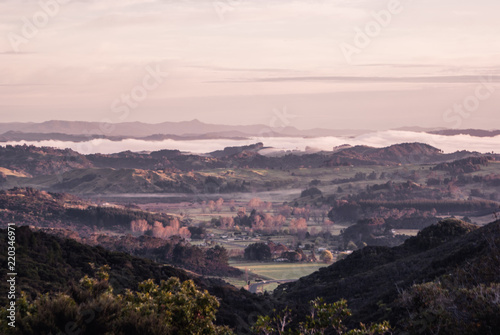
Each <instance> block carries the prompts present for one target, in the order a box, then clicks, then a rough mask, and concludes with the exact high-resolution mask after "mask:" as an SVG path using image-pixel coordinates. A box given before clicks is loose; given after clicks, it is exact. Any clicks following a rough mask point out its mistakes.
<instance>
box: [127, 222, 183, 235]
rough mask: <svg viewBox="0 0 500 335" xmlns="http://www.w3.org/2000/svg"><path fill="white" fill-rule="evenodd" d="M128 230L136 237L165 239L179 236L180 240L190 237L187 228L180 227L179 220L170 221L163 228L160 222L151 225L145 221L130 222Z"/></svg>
mask: <svg viewBox="0 0 500 335" xmlns="http://www.w3.org/2000/svg"><path fill="white" fill-rule="evenodd" d="M130 230H131V231H132V233H134V234H138V235H150V236H153V237H157V238H163V239H167V238H169V237H171V236H176V235H178V236H180V237H182V238H189V237H191V232H190V231H189V229H188V228H187V227H181V224H180V222H179V220H177V219H176V218H174V219H172V220H170V222H169V224H168V225H167V226H165V225H164V224H163V223H162V222H159V221H155V222H154V223H153V224H152V225H150V224H149V223H148V221H147V220H144V219H141V220H133V221H131V222H130Z"/></svg>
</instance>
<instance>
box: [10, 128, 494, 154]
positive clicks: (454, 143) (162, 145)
mask: <svg viewBox="0 0 500 335" xmlns="http://www.w3.org/2000/svg"><path fill="white" fill-rule="evenodd" d="M257 142H262V143H264V146H265V147H271V148H272V149H270V150H266V151H265V152H264V153H266V154H267V153H272V152H276V151H302V152H317V151H321V150H324V151H332V150H333V148H334V147H337V146H340V145H344V144H349V145H352V146H355V145H366V146H371V147H377V148H382V147H387V146H390V145H393V144H400V143H413V142H419V143H426V144H429V145H431V146H433V147H436V148H438V149H441V150H443V152H445V153H452V152H456V151H461V150H467V151H477V152H481V153H489V152H496V153H497V152H499V149H500V135H498V136H495V137H474V136H470V135H455V136H443V135H434V134H428V133H416V132H408V131H394V130H391V131H382V132H375V133H369V134H364V135H361V136H357V137H354V138H345V137H315V138H299V137H252V138H248V139H245V140H232V139H210V140H192V141H186V140H183V141H176V140H171V139H169V140H163V141H144V140H137V139H125V140H122V141H111V140H108V139H94V140H90V141H87V142H78V143H77V142H65V141H53V140H50V141H40V142H30V141H19V142H6V143H2V145H3V146H5V145H23V144H27V145H35V146H48V147H55V148H59V149H65V148H70V149H73V150H75V151H77V152H79V153H81V154H96V153H101V154H111V153H118V152H123V151H127V150H130V151H134V152H139V151H157V150H164V149H169V150H175V149H177V150H180V151H182V152H190V153H195V154H204V153H208V152H212V151H215V150H222V149H223V148H225V147H230V146H243V145H249V144H254V143H257Z"/></svg>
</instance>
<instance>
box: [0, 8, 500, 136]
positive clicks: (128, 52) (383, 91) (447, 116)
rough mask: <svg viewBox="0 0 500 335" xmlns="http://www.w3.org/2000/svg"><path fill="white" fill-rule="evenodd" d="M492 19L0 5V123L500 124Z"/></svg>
mask: <svg viewBox="0 0 500 335" xmlns="http://www.w3.org/2000/svg"><path fill="white" fill-rule="evenodd" d="M498 13H500V2H499V1H498V0H478V1H470V0H440V1H435V0H434V1H431V0H296V1H284V0H143V1H139V0H107V1H104V0H100V1H98V0H72V1H69V0H40V1H39V0H22V1H21V0H0V122H27V121H33V122H42V121H47V120H54V119H55V120H80V121H107V122H130V121H142V122H148V123H158V122H163V121H186V120H192V119H198V120H200V121H203V122H206V123H218V124H266V125H269V126H276V127H283V126H294V127H297V128H299V129H309V128H330V129H345V128H347V129H374V130H384V129H392V128H397V127H403V126H421V127H432V128H434V127H440V128H441V127H443V128H482V129H500V113H499V112H500V43H498V36H500V24H499V23H498ZM283 111H286V112H283ZM278 114H279V115H280V117H278V118H277V117H276V115H278Z"/></svg>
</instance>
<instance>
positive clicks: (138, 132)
mask: <svg viewBox="0 0 500 335" xmlns="http://www.w3.org/2000/svg"><path fill="white" fill-rule="evenodd" d="M10 131H14V132H22V133H35V134H36V133H39V134H50V133H59V134H66V135H83V136H89V137H92V136H94V135H100V136H106V137H127V138H130V137H148V136H153V135H172V136H173V135H176V136H188V137H189V136H191V137H193V136H197V135H206V134H211V135H212V136H230V137H234V136H292V137H294V136H305V137H315V136H357V135H361V134H364V133H367V132H370V130H353V129H347V130H335V129H320V128H317V129H309V130H299V129H297V128H295V127H290V126H288V127H271V126H268V125H264V124H255V125H218V124H208V123H203V122H201V121H199V120H197V119H195V120H191V121H181V122H162V123H157V124H150V123H143V122H123V123H106V122H104V123H103V122H86V121H59V120H52V121H46V122H41V123H32V122H30V123H21V122H13V123H0V134H4V135H5V133H8V132H10Z"/></svg>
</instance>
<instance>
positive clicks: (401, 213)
mask: <svg viewBox="0 0 500 335" xmlns="http://www.w3.org/2000/svg"><path fill="white" fill-rule="evenodd" d="M497 208H498V203H496V202H494V201H489V200H452V199H443V200H437V199H422V198H419V199H408V200H336V201H335V202H334V203H333V207H332V209H331V210H330V212H329V213H328V217H329V218H330V219H331V220H332V221H337V220H339V221H351V222H357V221H358V220H361V219H365V218H372V217H381V218H384V219H385V220H387V221H391V225H393V226H394V227H395V228H415V229H419V228H422V227H423V226H422V225H425V224H426V223H427V222H431V221H432V220H434V217H435V216H437V215H439V214H448V213H457V214H460V213H463V214H469V213H474V212H484V211H494V210H496V209H497ZM415 220H416V221H415ZM413 221H414V222H415V223H416V226H415V227H413V226H412V222H413Z"/></svg>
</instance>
